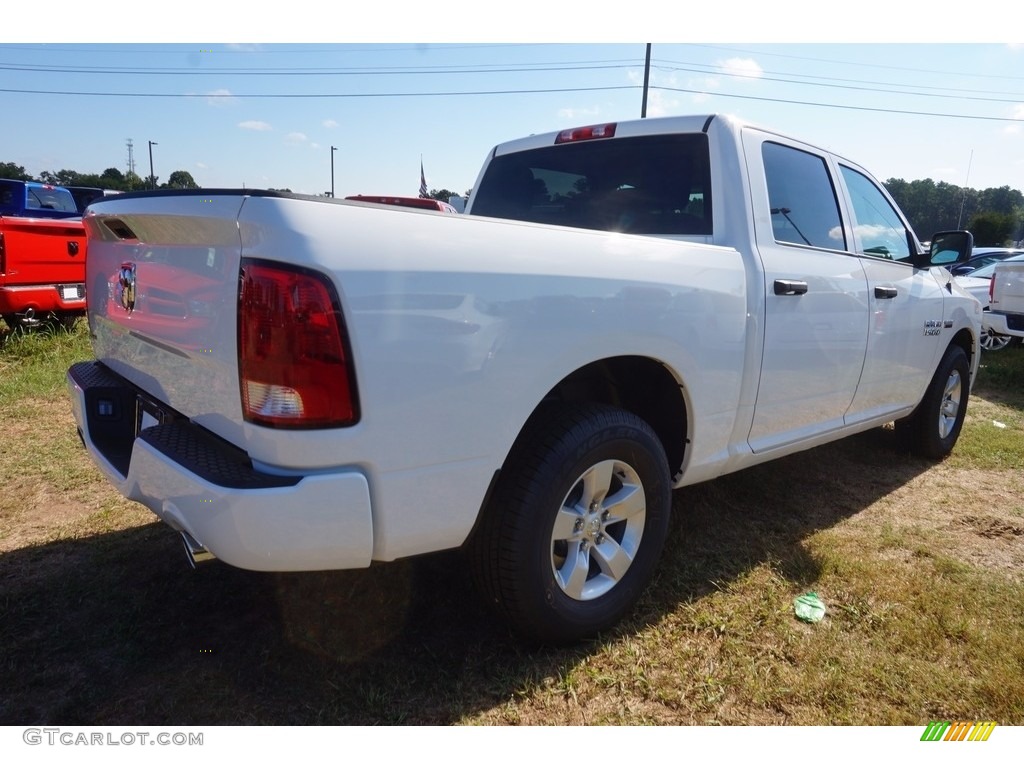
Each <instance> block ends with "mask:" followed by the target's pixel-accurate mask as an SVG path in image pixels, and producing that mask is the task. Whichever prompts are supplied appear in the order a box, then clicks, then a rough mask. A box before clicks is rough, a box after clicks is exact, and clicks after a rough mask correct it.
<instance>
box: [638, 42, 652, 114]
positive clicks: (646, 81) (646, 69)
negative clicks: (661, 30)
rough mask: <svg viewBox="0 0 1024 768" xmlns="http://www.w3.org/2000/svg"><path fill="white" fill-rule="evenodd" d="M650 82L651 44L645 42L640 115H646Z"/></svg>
mask: <svg viewBox="0 0 1024 768" xmlns="http://www.w3.org/2000/svg"><path fill="white" fill-rule="evenodd" d="M650 82H651V44H650V43H648V44H647V56H646V57H645V59H644V99H643V103H641V105H640V117H647V86H648V84H649V83H650Z"/></svg>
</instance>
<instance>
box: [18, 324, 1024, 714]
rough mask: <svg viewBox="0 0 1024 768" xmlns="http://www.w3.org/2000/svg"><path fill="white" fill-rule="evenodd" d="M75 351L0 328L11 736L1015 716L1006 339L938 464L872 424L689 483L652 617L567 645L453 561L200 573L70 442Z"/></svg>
mask: <svg viewBox="0 0 1024 768" xmlns="http://www.w3.org/2000/svg"><path fill="white" fill-rule="evenodd" d="M87 357H89V349H88V339H87V334H86V332H85V328H84V324H82V323H80V324H79V326H78V328H77V329H76V330H75V332H73V333H65V332H53V333H50V334H27V335H26V334H11V333H9V332H7V331H6V329H3V327H2V325H0V425H2V429H3V440H2V441H0V477H2V478H3V492H2V494H0V690H2V691H3V696H2V697H0V724H6V725H12V724H22V725H35V724H53V723H60V724H62V725H69V726H70V725H89V724H92V725H97V724H107V725H130V724H137V723H147V724H154V725H159V724H175V725H187V724H347V725H352V724H535V725H539V724H551V725H566V724H584V723H588V724H683V725H685V724H715V723H722V724H790V725H800V724H816V725H831V724H879V725H881V724H902V725H922V726H923V725H925V724H927V723H928V722H929V720H932V719H949V720H954V719H963V720H979V719H988V720H995V721H998V722H999V723H1000V724H1017V725H1024V623H1022V622H1021V616H1024V589H1022V586H1024V348H1021V347H1019V346H1018V347H1015V348H1012V349H1009V350H1006V351H1004V352H1000V353H994V354H991V355H986V356H985V357H984V358H983V359H982V365H983V367H982V370H981V373H980V376H979V381H978V384H977V387H976V390H975V392H974V394H973V395H972V400H971V405H970V409H969V411H968V420H967V423H966V425H965V427H964V431H963V435H962V437H961V440H960V443H959V444H958V446H957V449H956V450H955V452H954V454H953V455H952V456H951V457H950V458H949V459H948V460H947V461H945V462H943V463H941V464H931V463H928V462H924V461H920V460H917V459H914V458H910V457H907V456H904V455H901V454H899V453H897V452H896V450H895V449H894V446H893V440H892V432H891V430H876V431H873V432H870V433H866V434H863V435H860V436H857V437H854V438H850V439H847V440H844V441H841V442H839V443H836V444H833V445H830V446H827V447H824V448H820V449H816V450H813V451H808V452H805V453H803V454H799V455H796V456H792V457H789V458H787V459H783V460H781V461H777V462H774V463H772V464H768V465H764V466H762V467H757V468H755V469H751V470H748V471H745V472H742V473H739V474H736V475H733V476H729V477H725V478H722V479H720V480H718V481H715V482H711V483H705V484H702V485H699V486H695V487H692V488H687V489H683V490H681V491H677V492H676V494H675V498H674V519H673V524H672V530H671V540H670V542H669V545H668V547H667V549H666V553H665V556H664V559H663V562H662V564H661V567H660V569H659V571H658V574H657V577H656V580H655V583H654V584H653V585H652V587H651V589H649V590H648V592H647V593H646V595H645V597H644V599H643V600H642V603H641V605H640V607H639V610H638V611H637V612H636V613H635V614H634V615H633V616H632V617H631V618H630V619H629V620H628V621H627V622H625V623H624V624H623V625H622V626H620V627H619V628H618V630H617V631H615V632H614V633H611V634H609V635H607V636H605V637H602V638H601V639H600V640H599V641H595V642H592V643H589V644H584V645H580V646H578V647H574V648H570V649H557V650H556V649H540V650H537V649H529V648H524V647H522V646H521V645H519V644H517V643H516V642H515V641H514V640H513V639H512V638H511V637H509V636H508V634H507V633H506V631H505V630H504V629H503V628H502V627H501V626H500V625H498V624H495V623H494V622H493V621H492V620H491V619H490V618H489V616H488V615H487V614H486V613H485V612H483V611H482V610H481V608H480V607H479V605H478V603H477V602H476V599H475V597H474V596H473V594H472V592H471V589H470V581H469V579H468V576H467V574H466V571H465V567H464V564H463V562H462V560H461V558H460V556H459V555H458V554H457V553H448V554H443V555H439V556H433V557H425V558H419V559H416V560H411V561H405V562H398V563H390V564H383V565H375V566H374V567H372V568H370V569H368V570H365V571H356V572H341V573H315V574H284V575H278V574H258V573H250V572H245V571H240V570H236V569H233V568H231V567H229V566H226V565H223V564H219V563H215V564H212V565H210V566H208V567H204V568H201V569H200V570H198V571H192V570H190V569H189V568H188V566H187V564H186V560H185V556H184V553H183V552H182V550H181V545H180V543H179V540H178V538H177V536H176V535H175V534H173V533H172V532H171V530H170V529H169V528H167V527H166V526H164V525H163V524H162V523H159V522H158V521H157V520H156V518H155V517H154V516H153V515H152V514H150V513H149V512H148V511H147V510H145V509H144V508H142V507H140V506H138V505H136V504H133V503H130V502H126V501H124V500H123V499H121V497H120V496H118V495H117V494H116V493H114V492H113V490H112V489H111V488H110V486H109V485H108V484H107V483H106V482H105V481H104V480H103V479H102V478H101V476H100V475H99V472H98V471H97V470H96V469H95V468H94V467H93V465H92V463H91V461H90V460H89V458H88V456H87V454H86V452H85V450H84V449H83V448H82V447H81V445H80V443H79V441H78V438H77V436H76V435H75V429H74V424H73V421H72V419H71V416H70V409H69V403H68V399H67V395H66V393H65V390H64V378H63V377H64V371H65V370H66V368H67V366H68V365H69V364H70V363H71V362H73V361H75V360H79V359H85V358H87ZM807 591H815V592H817V593H818V595H819V596H820V597H821V598H822V599H823V601H824V602H825V604H826V606H827V611H828V612H827V614H826V617H825V619H824V620H823V621H822V622H821V623H819V624H805V623H802V622H800V621H798V620H796V619H795V618H794V616H793V606H792V602H793V599H794V598H795V597H796V596H798V595H800V594H802V593H804V592H807Z"/></svg>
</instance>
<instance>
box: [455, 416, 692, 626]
mask: <svg viewBox="0 0 1024 768" xmlns="http://www.w3.org/2000/svg"><path fill="white" fill-rule="evenodd" d="M609 500H611V502H612V503H609ZM671 500H672V490H671V479H670V475H669V469H668V461H667V459H666V457H665V451H664V449H663V447H662V445H661V442H660V441H659V440H658V438H657V436H656V435H655V434H654V431H653V430H652V429H651V427H650V426H649V425H648V424H647V423H646V422H644V421H643V420H642V419H640V418H639V417H637V416H635V415H634V414H632V413H630V412H628V411H623V410H620V409H617V408H611V407H606V406H600V405H593V406H562V407H561V408H557V409H556V410H548V411H545V412H544V413H542V414H540V415H539V417H535V418H534V419H533V420H531V423H530V424H529V425H528V426H527V428H526V430H525V431H524V435H523V436H522V437H521V438H520V440H519V441H518V442H517V444H516V447H515V449H514V450H513V454H512V456H510V458H509V461H508V462H507V464H506V466H505V467H504V468H503V469H502V473H501V477H500V478H499V480H498V484H497V486H496V488H495V491H494V494H493V496H492V498H491V501H490V502H489V504H488V505H487V508H486V509H485V510H484V514H483V518H482V520H481V523H480V525H479V527H478V529H477V531H476V532H475V534H474V536H473V539H472V541H471V542H470V547H469V549H470V555H471V557H472V559H473V571H474V576H475V579H476V583H477V586H478V588H479V589H480V590H481V592H482V593H483V595H484V598H485V600H487V602H488V603H490V604H491V605H492V606H493V607H494V608H495V609H496V610H497V612H498V613H499V615H500V616H501V617H502V618H503V619H504V620H505V621H506V622H507V623H508V624H509V625H510V626H511V627H512V629H513V631H514V632H516V633H517V634H518V635H520V636H521V637H523V638H525V639H527V640H530V641H533V642H538V643H551V644H564V643H571V642H576V641H579V640H583V639H587V638H591V637H594V636H595V635H597V634H598V633H600V632H601V631H603V630H606V629H608V628H610V627H612V626H613V625H615V624H616V623H617V622H618V621H619V620H620V619H622V617H623V616H624V615H625V614H626V613H627V612H628V611H630V610H631V609H632V608H633V606H634V605H635V604H636V602H637V600H638V599H639V597H640V594H641V592H642V591H643V589H644V587H646V585H647V584H648V582H649V581H650V579H651V576H652V574H653V572H654V567H655V565H656V564H657V561H658V558H659V556H660V555H661V550H662V548H663V546H664V543H665V538H666V536H667V533H668V521H669V512H670V509H671Z"/></svg>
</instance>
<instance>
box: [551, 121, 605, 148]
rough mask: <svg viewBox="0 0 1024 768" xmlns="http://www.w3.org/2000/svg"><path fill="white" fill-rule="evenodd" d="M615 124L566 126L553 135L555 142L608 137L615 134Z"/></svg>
mask: <svg viewBox="0 0 1024 768" xmlns="http://www.w3.org/2000/svg"><path fill="white" fill-rule="evenodd" d="M615 126H616V123H602V124H601V125H586V126H584V127H582V128H568V129H566V130H564V131H562V132H561V133H559V134H558V135H557V136H556V137H555V144H568V143H570V142H573V141H590V140H591V139H610V138H612V137H613V136H614V135H615Z"/></svg>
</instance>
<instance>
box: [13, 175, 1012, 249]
mask: <svg viewBox="0 0 1024 768" xmlns="http://www.w3.org/2000/svg"><path fill="white" fill-rule="evenodd" d="M0 178H2V179H16V180H21V181H40V182H43V183H44V184H55V185H57V186H62V187H68V186H71V187H99V188H100V189H116V190H120V191H123V192H129V191H132V190H141V189H198V188H199V185H198V184H197V183H196V181H195V179H193V178H192V174H190V173H189V172H188V171H174V172H173V173H172V174H171V175H170V176H168V177H167V181H166V182H164V183H163V184H157V182H158V180H159V177H155V176H154V177H146V178H143V177H141V176H139V175H138V174H136V173H132V172H128V173H123V172H121V171H120V170H118V169H117V168H107V169H106V170H105V171H103V173H79V172H77V171H71V170H67V169H62V170H60V171H57V172H53V171H43V172H42V173H40V174H39V177H38V178H35V177H33V176H31V175H30V174H28V173H26V171H25V168H24V166H21V165H17V164H15V163H0ZM885 187H886V189H888V190H889V194H891V195H892V196H893V199H894V200H895V201H896V203H897V205H899V207H900V208H901V209H902V210H903V213H904V214H906V216H907V218H908V219H910V223H911V225H912V226H913V227H914V231H916V232H917V233H918V236H919V237H922V238H928V237H931V236H932V234H934V233H936V232H942V231H945V230H950V229H968V230H970V231H971V233H972V234H973V235H974V243H975V245H979V246H982V245H984V246H1003V245H1010V244H1014V243H1019V242H1021V241H1022V240H1024V195H1022V194H1021V192H1020V190H1017V189H1011V188H1010V187H1009V186H1004V187H989V188H988V189H982V190H977V189H971V188H969V187H959V186H957V185H956V184H947V183H946V182H944V181H940V182H937V183H936V182H935V181H932V180H931V179H918V180H916V181H904V180H903V179H889V180H887V181H886V182H885ZM454 194H455V193H454V192H452V191H451V190H448V189H432V190H430V193H429V195H428V197H431V198H434V199H435V200H443V201H445V202H447V201H448V199H449V198H450V197H451V196H452V195H454ZM468 194H469V192H468V190H467V192H466V193H465V195H464V196H468Z"/></svg>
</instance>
